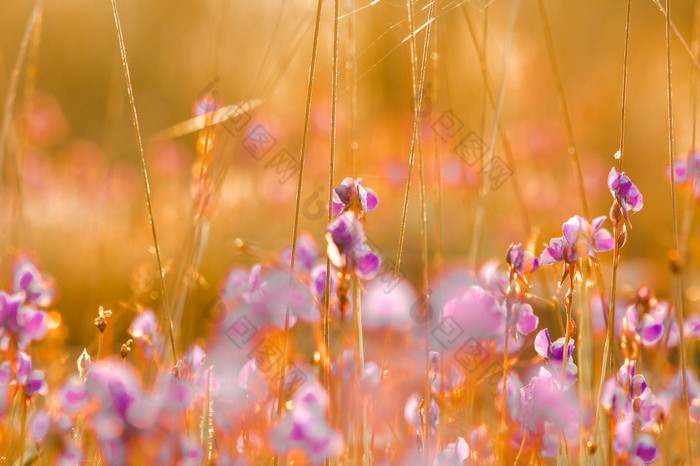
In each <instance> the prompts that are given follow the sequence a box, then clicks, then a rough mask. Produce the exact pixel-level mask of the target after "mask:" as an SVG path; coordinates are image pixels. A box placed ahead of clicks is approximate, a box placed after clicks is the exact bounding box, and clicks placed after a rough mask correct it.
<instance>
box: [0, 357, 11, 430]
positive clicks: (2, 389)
mask: <svg viewBox="0 0 700 466" xmlns="http://www.w3.org/2000/svg"><path fill="white" fill-rule="evenodd" d="M10 382H12V364H10V361H5V362H3V363H2V364H0V417H3V416H4V415H5V413H6V412H7V402H8V400H9V393H10Z"/></svg>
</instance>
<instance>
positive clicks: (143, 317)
mask: <svg viewBox="0 0 700 466" xmlns="http://www.w3.org/2000/svg"><path fill="white" fill-rule="evenodd" d="M156 332H157V324H156V315H155V314H154V312H153V311H152V310H151V309H144V311H143V312H142V313H141V314H139V315H137V316H136V317H135V318H134V320H132V321H131V325H130V326H129V335H131V336H132V337H134V338H135V339H137V340H138V339H144V340H145V339H148V340H151V341H153V338H155V335H156Z"/></svg>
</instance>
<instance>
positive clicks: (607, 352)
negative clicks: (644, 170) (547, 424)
mask: <svg viewBox="0 0 700 466" xmlns="http://www.w3.org/2000/svg"><path fill="white" fill-rule="evenodd" d="M613 208H616V207H613ZM621 232H622V226H621V224H620V222H616V223H615V224H614V230H613V236H614V237H615V250H614V252H613V268H612V284H611V285H610V306H609V310H608V332H607V337H606V339H605V346H604V347H603V363H602V365H601V368H600V381H599V382H598V395H597V397H596V409H595V421H594V422H593V441H594V442H596V443H597V444H598V445H600V443H599V442H598V425H599V423H600V410H601V406H600V397H601V395H602V394H603V385H605V378H606V376H607V375H608V370H610V371H612V369H613V363H612V359H613V355H612V353H613V344H614V342H615V299H616V292H617V267H618V265H619V264H620V248H621V245H620V241H619V238H620V233H621ZM609 427H610V428H612V423H610V424H609ZM609 434H610V435H609V436H610V437H611V438H612V432H609ZM593 458H594V456H591V464H592V463H593Z"/></svg>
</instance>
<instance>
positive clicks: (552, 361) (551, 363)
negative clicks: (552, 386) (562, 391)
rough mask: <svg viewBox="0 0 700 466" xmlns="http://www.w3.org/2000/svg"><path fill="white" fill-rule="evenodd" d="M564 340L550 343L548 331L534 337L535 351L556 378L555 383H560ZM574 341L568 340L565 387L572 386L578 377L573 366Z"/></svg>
mask: <svg viewBox="0 0 700 466" xmlns="http://www.w3.org/2000/svg"><path fill="white" fill-rule="evenodd" d="M565 340H566V339H565V338H564V337H561V338H558V339H557V340H555V341H554V342H553V343H552V340H551V339H550V338H549V330H548V329H546V328H545V329H542V330H540V332H539V333H538V334H537V336H536V337H535V351H537V354H539V355H540V356H542V357H543V358H544V359H545V360H546V361H547V363H548V368H549V370H550V371H551V372H552V373H553V374H554V376H555V377H556V380H557V382H559V383H561V372H562V365H563V364H564V361H563V359H564V344H565ZM573 353H574V340H573V339H570V340H569V347H568V349H567V351H566V375H565V379H566V380H565V383H564V385H565V386H569V385H572V384H574V383H575V382H576V378H577V376H578V367H576V364H574V358H573Z"/></svg>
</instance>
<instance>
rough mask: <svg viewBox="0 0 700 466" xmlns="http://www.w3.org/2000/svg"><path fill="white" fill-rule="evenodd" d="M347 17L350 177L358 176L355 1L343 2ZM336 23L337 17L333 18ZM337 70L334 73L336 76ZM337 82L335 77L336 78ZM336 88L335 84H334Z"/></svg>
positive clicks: (346, 66) (346, 61)
mask: <svg viewBox="0 0 700 466" xmlns="http://www.w3.org/2000/svg"><path fill="white" fill-rule="evenodd" d="M345 4H346V7H347V10H348V12H349V13H348V15H347V18H346V21H347V26H348V29H347V40H346V59H345V76H346V79H347V81H348V86H349V87H350V121H349V122H348V136H349V139H350V159H351V164H352V171H351V173H352V177H353V178H357V176H358V144H357V127H356V125H357V51H356V49H355V15H354V14H352V12H354V10H355V0H346V2H345ZM335 19H336V21H337V20H338V16H337V15H336V17H335ZM337 72H338V71H337V69H336V71H335V73H336V74H337ZM336 81H337V77H336ZM336 86H337V82H336ZM336 92H337V90H336Z"/></svg>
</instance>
